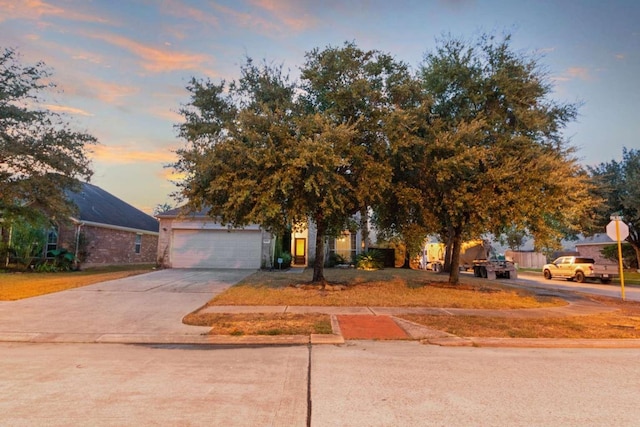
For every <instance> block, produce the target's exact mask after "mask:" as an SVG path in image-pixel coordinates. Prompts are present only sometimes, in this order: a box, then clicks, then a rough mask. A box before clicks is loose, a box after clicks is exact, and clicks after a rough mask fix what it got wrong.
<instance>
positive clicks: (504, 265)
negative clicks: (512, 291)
mask: <svg viewBox="0 0 640 427" xmlns="http://www.w3.org/2000/svg"><path fill="white" fill-rule="evenodd" d="M473 275H474V276H475V277H482V278H485V279H489V280H495V279H497V278H501V279H517V278H518V270H517V269H516V266H515V264H514V263H513V262H511V261H506V260H498V259H477V260H474V261H473Z"/></svg>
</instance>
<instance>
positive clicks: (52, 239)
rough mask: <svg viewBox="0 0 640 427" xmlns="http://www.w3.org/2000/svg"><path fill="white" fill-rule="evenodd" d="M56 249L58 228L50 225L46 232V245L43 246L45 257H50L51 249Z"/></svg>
mask: <svg viewBox="0 0 640 427" xmlns="http://www.w3.org/2000/svg"><path fill="white" fill-rule="evenodd" d="M56 249H58V228H57V227H52V228H50V229H49V231H48V232H47V245H46V246H45V248H44V254H45V256H46V257H47V258H50V257H52V255H50V253H51V251H55V250H56Z"/></svg>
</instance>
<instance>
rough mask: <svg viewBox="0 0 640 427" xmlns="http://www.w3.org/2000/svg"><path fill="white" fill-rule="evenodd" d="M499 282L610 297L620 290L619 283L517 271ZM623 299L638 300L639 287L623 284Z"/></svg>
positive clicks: (620, 295) (617, 295)
mask: <svg viewBox="0 0 640 427" xmlns="http://www.w3.org/2000/svg"><path fill="white" fill-rule="evenodd" d="M500 282H501V283H505V284H509V283H519V284H522V285H526V286H529V287H537V288H544V289H550V290H556V291H570V292H582V293H586V294H594V295H602V296H607V297H612V298H621V297H622V290H621V287H620V285H619V284H617V283H609V284H606V285H604V284H602V283H600V282H598V281H589V282H584V283H577V282H570V281H568V280H565V279H551V280H546V279H545V278H544V277H542V275H541V274H530V273H518V278H517V279H515V280H500ZM625 300H627V301H640V287H638V286H625Z"/></svg>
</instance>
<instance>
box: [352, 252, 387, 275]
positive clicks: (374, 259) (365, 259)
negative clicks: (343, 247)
mask: <svg viewBox="0 0 640 427" xmlns="http://www.w3.org/2000/svg"><path fill="white" fill-rule="evenodd" d="M356 267H357V268H359V269H360V270H379V269H381V268H382V267H384V256H383V254H382V253H381V252H379V251H376V250H372V251H368V252H366V253H363V254H360V255H358V257H357V259H356Z"/></svg>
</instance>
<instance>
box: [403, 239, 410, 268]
mask: <svg viewBox="0 0 640 427" xmlns="http://www.w3.org/2000/svg"><path fill="white" fill-rule="evenodd" d="M402 268H408V269H411V255H410V254H409V247H408V245H407V244H406V243H405V246H404V264H402Z"/></svg>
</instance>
